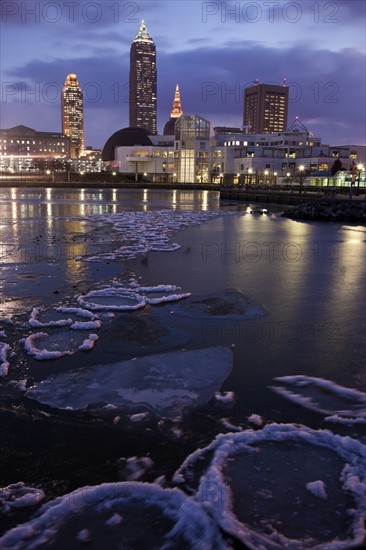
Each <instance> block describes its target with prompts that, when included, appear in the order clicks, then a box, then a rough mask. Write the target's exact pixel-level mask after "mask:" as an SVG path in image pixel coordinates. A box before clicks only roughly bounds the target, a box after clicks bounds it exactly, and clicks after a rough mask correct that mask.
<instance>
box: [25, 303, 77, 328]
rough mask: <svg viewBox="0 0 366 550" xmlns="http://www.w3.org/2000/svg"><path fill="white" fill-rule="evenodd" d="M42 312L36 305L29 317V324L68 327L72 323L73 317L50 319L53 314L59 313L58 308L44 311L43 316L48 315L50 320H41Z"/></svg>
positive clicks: (41, 326)
mask: <svg viewBox="0 0 366 550" xmlns="http://www.w3.org/2000/svg"><path fill="white" fill-rule="evenodd" d="M40 315H41V312H40V310H39V309H38V308H36V307H34V308H33V309H32V312H31V316H30V318H29V321H28V323H29V326H30V327H32V328H45V327H66V326H70V325H72V319H57V320H56V319H52V318H51V319H50V317H52V316H53V315H54V316H56V315H57V311H56V310H51V311H47V312H43V317H47V318H48V320H46V319H44V320H42V321H40V320H39V316H40Z"/></svg>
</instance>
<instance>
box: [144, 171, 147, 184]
mask: <svg viewBox="0 0 366 550" xmlns="http://www.w3.org/2000/svg"><path fill="white" fill-rule="evenodd" d="M144 180H145V183H146V182H147V172H144Z"/></svg>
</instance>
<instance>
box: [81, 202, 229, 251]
mask: <svg viewBox="0 0 366 550" xmlns="http://www.w3.org/2000/svg"><path fill="white" fill-rule="evenodd" d="M226 214H229V213H228V212H225V213H223V212H208V211H207V212H202V211H188V210H185V211H184V210H183V211H174V212H172V211H171V210H158V211H151V212H123V213H116V214H104V215H98V216H87V217H86V218H85V219H87V220H88V221H89V223H91V224H93V223H95V222H97V223H103V224H110V226H111V229H112V231H113V232H115V235H116V236H115V241H116V242H117V241H118V240H119V241H120V242H119V243H118V244H119V246H118V247H117V248H116V249H115V250H113V251H110V252H107V253H100V254H94V255H89V256H86V257H84V258H83V259H84V260H85V261H90V262H103V261H114V260H119V259H122V260H130V259H135V258H136V257H137V256H139V255H141V254H147V253H148V252H150V251H157V252H169V251H175V250H178V249H179V248H180V245H179V244H178V243H172V242H170V239H171V238H172V236H173V235H174V234H175V233H177V232H178V231H180V230H181V229H185V228H188V227H192V226H194V225H200V224H201V223H204V222H206V221H209V220H211V219H214V218H217V217H218V216H222V215H226ZM77 259H78V260H81V257H80V256H79V257H77Z"/></svg>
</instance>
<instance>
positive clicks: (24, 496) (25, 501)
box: [0, 481, 45, 514]
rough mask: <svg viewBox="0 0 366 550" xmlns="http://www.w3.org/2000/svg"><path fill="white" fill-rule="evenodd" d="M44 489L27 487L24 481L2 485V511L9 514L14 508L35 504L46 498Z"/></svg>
mask: <svg viewBox="0 0 366 550" xmlns="http://www.w3.org/2000/svg"><path fill="white" fill-rule="evenodd" d="M44 498H45V494H44V492H43V491H42V489H37V488H35V487H27V486H26V485H25V484H24V483H23V482H22V481H20V482H19V483H13V484H12V485H8V486H7V487H0V512H1V513H2V514H7V513H8V512H10V510H11V509H12V508H27V507H29V506H35V505H36V504H39V503H40V502H42V500H44Z"/></svg>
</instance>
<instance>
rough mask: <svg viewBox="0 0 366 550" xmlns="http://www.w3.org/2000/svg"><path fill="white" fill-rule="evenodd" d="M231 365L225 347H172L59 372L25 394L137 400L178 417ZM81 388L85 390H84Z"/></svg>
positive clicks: (43, 398)
mask: <svg viewBox="0 0 366 550" xmlns="http://www.w3.org/2000/svg"><path fill="white" fill-rule="evenodd" d="M231 369H232V352H231V350H230V348H224V347H212V348H207V349H200V350H190V351H174V352H168V353H162V354H158V355H152V356H148V357H141V358H137V359H134V360H129V361H122V362H119V363H113V364H110V365H97V366H94V367H87V368H82V369H79V370H74V371H72V372H65V373H60V374H58V375H57V376H54V377H51V378H48V379H46V380H43V381H42V382H39V383H37V384H35V385H34V386H33V387H32V388H29V389H28V391H27V392H26V394H25V395H26V397H28V398H30V399H35V400H37V401H38V402H40V403H43V404H48V405H50V406H51V407H55V408H60V409H75V410H79V409H87V408H98V409H99V408H102V407H103V406H105V405H116V406H117V407H121V408H129V409H131V408H137V407H138V408H139V409H140V412H141V406H143V407H145V408H147V409H148V410H151V411H153V412H154V413H155V414H157V415H159V416H163V417H164V416H165V417H169V418H175V417H179V416H180V415H181V414H183V411H184V409H185V408H192V407H196V406H199V405H203V404H205V403H207V402H208V401H209V400H210V399H211V398H212V397H213V395H214V394H215V391H217V390H218V389H219V388H220V387H221V385H222V383H223V382H224V380H225V379H226V378H227V377H228V376H229V374H230V372H231ZM86 390H87V391H86Z"/></svg>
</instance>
